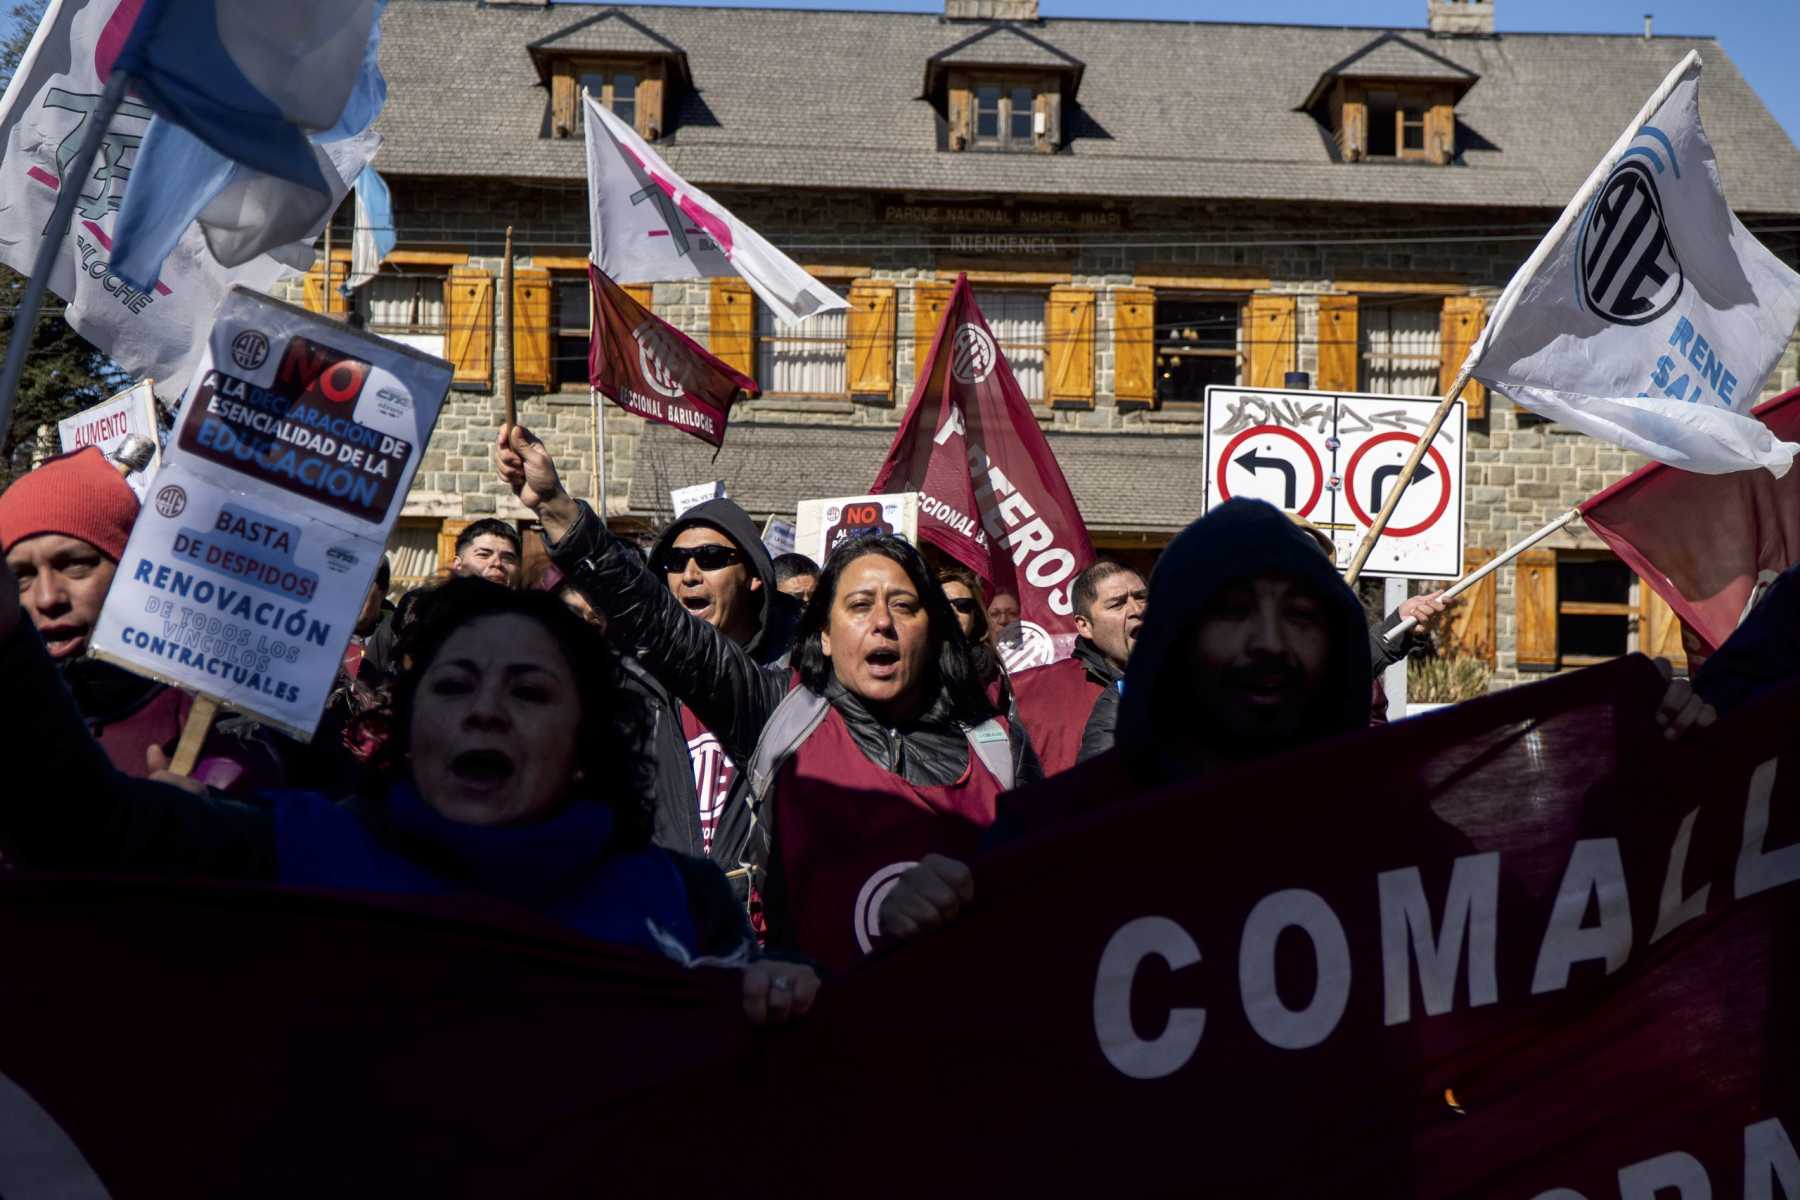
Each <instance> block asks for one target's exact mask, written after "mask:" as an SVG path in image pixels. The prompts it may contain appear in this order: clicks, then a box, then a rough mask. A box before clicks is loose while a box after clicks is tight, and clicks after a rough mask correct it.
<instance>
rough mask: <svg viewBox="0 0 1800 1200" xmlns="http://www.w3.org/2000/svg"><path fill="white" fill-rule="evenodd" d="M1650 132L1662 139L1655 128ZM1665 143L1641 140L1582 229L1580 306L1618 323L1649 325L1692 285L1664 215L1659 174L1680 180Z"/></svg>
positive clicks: (1616, 169) (1578, 256)
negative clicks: (1670, 173)
mask: <svg viewBox="0 0 1800 1200" xmlns="http://www.w3.org/2000/svg"><path fill="white" fill-rule="evenodd" d="M1644 132H1645V133H1646V134H1651V135H1652V136H1654V137H1657V138H1661V134H1660V133H1657V132H1656V131H1655V130H1652V129H1648V128H1646V129H1645V131H1644ZM1666 145H1667V139H1666V138H1661V144H1660V145H1659V144H1655V143H1650V142H1647V141H1644V140H1642V139H1641V138H1640V140H1639V141H1638V142H1636V143H1634V144H1633V145H1632V147H1631V149H1629V150H1627V151H1626V152H1625V155H1624V157H1623V158H1621V159H1620V160H1619V164H1618V165H1617V166H1616V167H1614V168H1613V171H1612V174H1611V175H1608V176H1607V177H1606V182H1605V183H1604V184H1602V185H1601V187H1600V191H1599V193H1598V194H1597V195H1596V196H1595V197H1594V200H1593V203H1592V204H1590V205H1589V206H1588V211H1587V215H1586V217H1585V219H1584V220H1583V222H1582V226H1581V236H1580V239H1579V240H1578V241H1577V243H1576V246H1575V253H1576V271H1577V274H1578V275H1579V278H1580V284H1581V300H1582V303H1584V304H1585V305H1587V307H1588V308H1589V310H1590V311H1592V312H1593V313H1595V314H1596V315H1597V316H1599V317H1600V318H1601V319H1603V320H1606V321H1610V322H1612V323H1613V324H1615V325H1644V324H1648V323H1649V322H1651V321H1654V320H1655V319H1656V318H1658V317H1660V316H1662V315H1663V314H1664V313H1666V312H1668V311H1669V309H1670V307H1671V306H1673V305H1674V303H1675V301H1676V300H1677V299H1678V298H1679V297H1680V295H1681V289H1682V285H1683V283H1684V282H1685V280H1684V277H1683V275H1682V271H1681V263H1680V261H1679V260H1678V259H1677V258H1676V257H1675V246H1674V243H1673V242H1671V241H1670V240H1669V227H1668V223H1667V220H1666V218H1665V215H1664V211H1663V202H1662V193H1661V192H1660V191H1659V190H1658V187H1657V176H1659V175H1661V174H1663V172H1664V170H1665V169H1668V170H1671V171H1673V176H1674V178H1675V179H1680V178H1681V172H1680V169H1679V166H1678V165H1677V164H1676V162H1675V159H1674V155H1673V154H1672V153H1671V154H1669V155H1668V156H1667V161H1666V163H1665V160H1664V154H1663V153H1662V147H1663V146H1666Z"/></svg>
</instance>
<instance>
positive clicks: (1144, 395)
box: [1113, 288, 1156, 404]
mask: <svg viewBox="0 0 1800 1200" xmlns="http://www.w3.org/2000/svg"><path fill="white" fill-rule="evenodd" d="M1113 398H1114V399H1116V400H1129V401H1137V402H1140V403H1144V404H1148V403H1150V402H1151V401H1153V400H1155V399H1156V293H1155V292H1153V291H1151V290H1150V289H1149V288H1120V289H1119V290H1117V291H1115V292H1114V293H1113Z"/></svg>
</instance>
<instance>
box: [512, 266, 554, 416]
mask: <svg viewBox="0 0 1800 1200" xmlns="http://www.w3.org/2000/svg"><path fill="white" fill-rule="evenodd" d="M511 307H512V336H513V383H515V384H517V385H518V386H519V387H528V388H537V389H538V390H539V391H544V392H547V391H549V390H550V387H551V383H552V381H553V374H552V372H551V370H550V368H551V365H552V359H551V350H550V348H551V346H552V345H554V344H555V338H554V337H552V336H551V330H550V271H549V268H547V267H518V268H516V269H515V270H514V271H513V294H512V306H511Z"/></svg>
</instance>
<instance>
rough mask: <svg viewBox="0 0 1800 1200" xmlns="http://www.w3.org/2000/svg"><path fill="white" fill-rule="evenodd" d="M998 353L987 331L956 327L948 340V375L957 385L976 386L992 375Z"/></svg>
mask: <svg viewBox="0 0 1800 1200" xmlns="http://www.w3.org/2000/svg"><path fill="white" fill-rule="evenodd" d="M999 357H1000V352H999V351H998V350H997V349H995V348H994V339H993V338H991V337H989V336H988V335H987V331H986V330H984V329H981V328H979V327H978V326H975V325H958V326H957V327H956V336H955V337H953V338H952V339H951V340H950V374H952V375H954V376H955V377H956V381H957V382H958V383H968V384H976V383H980V382H982V381H983V380H985V379H986V378H987V377H988V376H989V375H992V374H993V373H994V363H995V362H996V361H997V360H998V359H999Z"/></svg>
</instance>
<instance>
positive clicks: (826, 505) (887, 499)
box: [794, 492, 919, 566]
mask: <svg viewBox="0 0 1800 1200" xmlns="http://www.w3.org/2000/svg"><path fill="white" fill-rule="evenodd" d="M864 533H897V534H899V535H900V536H901V537H903V538H905V539H906V540H907V541H909V542H913V543H915V544H916V543H917V542H918V540H919V493H917V492H894V493H892V494H889V495H886V496H837V497H833V498H831V499H827V500H802V501H801V502H800V507H799V509H798V511H796V512H795V514H794V549H796V550H798V551H799V552H800V553H801V554H804V555H806V556H807V557H808V558H810V559H812V560H813V561H814V562H816V563H819V564H820V565H821V566H822V565H824V562H825V560H826V559H828V558H830V557H831V552H832V551H833V550H835V549H837V548H838V544H839V543H841V542H843V541H845V540H846V539H848V538H853V537H856V536H858V535H859V534H864Z"/></svg>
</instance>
